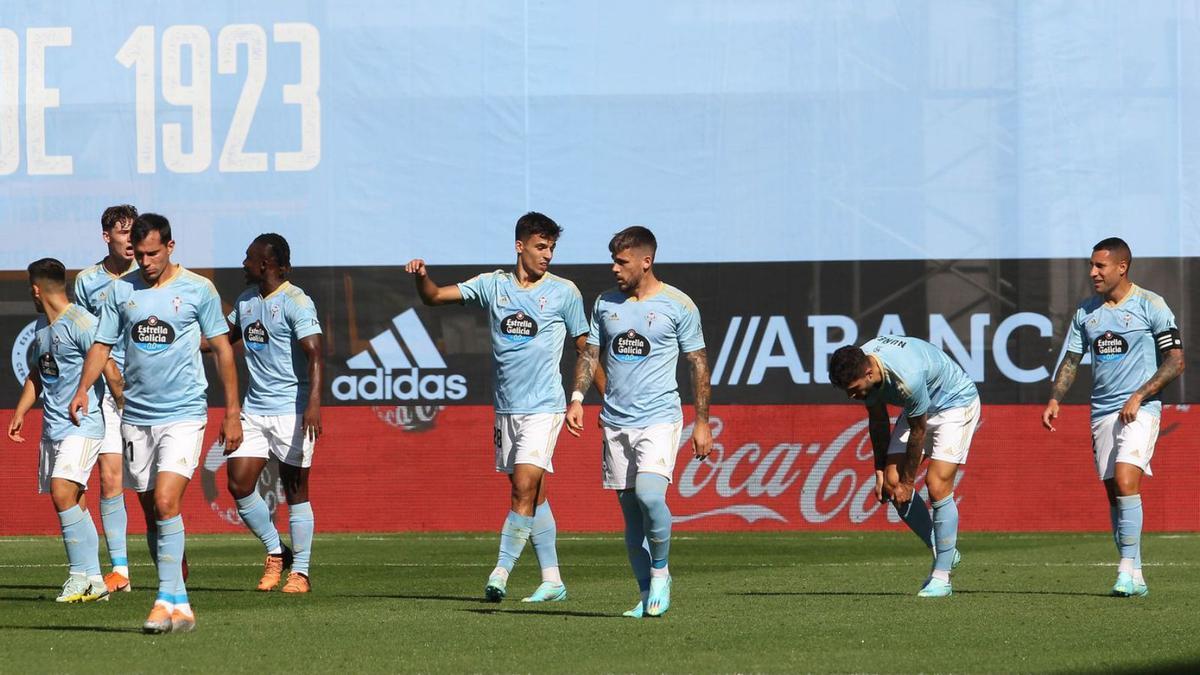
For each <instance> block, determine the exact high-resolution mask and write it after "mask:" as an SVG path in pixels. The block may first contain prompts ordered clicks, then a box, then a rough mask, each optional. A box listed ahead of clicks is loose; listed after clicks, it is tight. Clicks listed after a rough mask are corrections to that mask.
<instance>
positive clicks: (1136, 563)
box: [1108, 506, 1142, 570]
mask: <svg viewBox="0 0 1200 675" xmlns="http://www.w3.org/2000/svg"><path fill="white" fill-rule="evenodd" d="M1120 514H1121V511H1120V510H1119V509H1118V508H1117V507H1115V506H1110V507H1108V519H1109V521H1110V522H1112V535H1113V545H1114V546H1116V547H1117V555H1118V556H1119V555H1121V537H1120V534H1119V528H1118V524H1119V523H1120V522H1121V515H1120ZM1122 557H1124V556H1122ZM1133 569H1135V570H1140V569H1142V547H1141V546H1138V550H1137V557H1135V558H1134V559H1133Z"/></svg>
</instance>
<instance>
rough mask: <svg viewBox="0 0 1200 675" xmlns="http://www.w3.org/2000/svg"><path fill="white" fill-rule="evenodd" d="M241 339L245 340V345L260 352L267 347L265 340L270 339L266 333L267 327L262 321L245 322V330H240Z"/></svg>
mask: <svg viewBox="0 0 1200 675" xmlns="http://www.w3.org/2000/svg"><path fill="white" fill-rule="evenodd" d="M242 339H243V340H245V341H246V346H247V347H249V348H250V349H253V350H254V351H256V352H261V351H262V350H264V349H266V348H267V342H269V341H270V339H271V338H270V336H269V335H267V327H266V326H264V325H263V322H262V321H255V322H254V323H251V324H247V325H246V328H245V330H243V331H242Z"/></svg>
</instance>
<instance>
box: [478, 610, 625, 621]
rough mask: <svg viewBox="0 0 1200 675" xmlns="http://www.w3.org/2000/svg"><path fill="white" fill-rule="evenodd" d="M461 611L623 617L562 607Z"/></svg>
mask: <svg viewBox="0 0 1200 675" xmlns="http://www.w3.org/2000/svg"><path fill="white" fill-rule="evenodd" d="M459 611H461V612H470V613H472V614H511V615H513V616H578V617H584V618H588V619H623V618H625V617H623V616H621V615H619V614H601V613H600V612H572V611H570V610H560V609H462V610H459Z"/></svg>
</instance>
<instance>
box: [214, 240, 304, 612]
mask: <svg viewBox="0 0 1200 675" xmlns="http://www.w3.org/2000/svg"><path fill="white" fill-rule="evenodd" d="M291 261H292V253H291V247H289V246H288V243H287V240H286V239H284V238H283V237H282V236H280V235H278V234H273V233H269V234H260V235H258V236H257V237H255V239H254V241H253V242H251V243H250V246H249V248H247V249H246V259H245V260H244V261H243V262H242V268H243V269H244V270H245V273H246V283H247V284H249V285H250V287H249V288H247V289H246V290H245V291H243V292H242V294H241V295H240V296H238V299H237V302H235V303H234V305H233V311H231V312H230V313H229V315H228V316H227V317H226V320H227V321H228V322H229V329H230V330H229V334H230V340H231V341H232V342H235V343H236V342H237V341H238V340H242V342H243V343H244V344H245V347H246V369H247V370H248V371H249V374H250V382H249V384H248V385H247V387H246V400H245V402H244V403H243V405H242V433H243V437H242V445H241V447H239V448H238V449H237V450H236V451H233V452H232V453H231V454H230V455H229V462H228V463H227V464H226V467H225V469H226V472H227V474H228V476H229V494H230V495H232V496H233V498H234V500H236V502H237V509H238V515H240V516H241V517H242V522H244V523H246V527H248V528H250V531H251V532H253V533H254V534H255V535H256V536H257V537H258V538H259V540H261V541H262V543H263V546H264V547H265V548H266V552H267V561H266V564H265V566H264V569H263V575H262V579H260V580H259V582H258V590H260V591H271V590H274V588H275V587H276V586H277V585H279V580H280V578H281V577H282V575H283V571H284V570H285V569H288V568H290V569H291V572H290V573H289V574H288V577H287V582H286V583H285V584H284V586H283V592H284V593H308V592H309V591H310V590H311V589H312V585H311V583H310V581H309V562H310V558H311V555H312V539H313V527H314V519H313V511H312V505H311V504H309V501H308V473H309V469H310V467H311V466H312V457H313V450H314V448H315V446H316V442H317V438H318V437H320V435H321V384H322V382H323V381H324V372H325V371H324V361H323V360H322V358H321V356H322V353H323V351H324V347H323V346H322V343H321V323H320V321H318V320H317V310H316V307H315V306H314V305H313V301H312V299H310V298H309V297H308V296H307V295H306V294H305V293H304V291H303V290H301V289H300V287H299V286H295V285H293V284H292V283H291V282H290V281H288V275H289V274H290V273H291V271H292V262H291ZM301 354H303V356H301ZM272 455H274V456H275V458H276V459H278V460H279V475H280V478H281V479H282V480H283V491H284V495H285V497H286V499H287V503H288V527H289V530H290V532H291V535H292V546H291V547H290V548H289V547H288V546H286V545H284V544H282V543H281V542H280V540H279V531H278V530H276V529H275V524H274V523H273V522H271V511H270V509H269V508H267V503H266V502H265V501H263V498H262V497H261V496H260V495H259V494H258V490H256V489H255V488H256V486H257V485H258V478H259V475H260V474H262V470H263V468H264V467H266V465H267V460H268V459H270V457H271V456H272Z"/></svg>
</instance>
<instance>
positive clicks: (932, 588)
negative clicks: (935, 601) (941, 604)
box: [917, 577, 953, 598]
mask: <svg viewBox="0 0 1200 675" xmlns="http://www.w3.org/2000/svg"><path fill="white" fill-rule="evenodd" d="M952 593H953V590H952V589H951V586H950V582H949V581H942V580H941V579H937V578H935V577H929V581H926V582H925V587H924V588H922V589H921V590H919V591H917V597H918V598H944V597H946V596H948V595H951V594H952Z"/></svg>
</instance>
